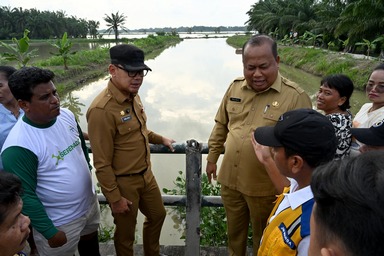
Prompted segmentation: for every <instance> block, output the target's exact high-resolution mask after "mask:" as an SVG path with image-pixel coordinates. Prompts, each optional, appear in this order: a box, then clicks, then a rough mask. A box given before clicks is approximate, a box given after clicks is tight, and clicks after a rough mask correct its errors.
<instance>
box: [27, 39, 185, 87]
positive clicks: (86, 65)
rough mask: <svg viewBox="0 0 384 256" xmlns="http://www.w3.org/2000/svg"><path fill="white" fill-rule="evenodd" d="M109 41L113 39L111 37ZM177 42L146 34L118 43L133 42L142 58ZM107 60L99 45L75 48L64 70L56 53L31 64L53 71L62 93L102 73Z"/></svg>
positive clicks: (103, 73) (156, 54)
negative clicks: (89, 47)
mask: <svg viewBox="0 0 384 256" xmlns="http://www.w3.org/2000/svg"><path fill="white" fill-rule="evenodd" d="M95 41H96V42H100V43H105V42H106V40H95ZM107 41H108V40H107ZM109 41H111V40H109ZM112 41H113V42H115V41H114V40H112ZM181 41H182V39H181V38H179V37H178V36H172V35H162V36H153V35H149V36H148V37H147V38H140V39H129V40H122V41H121V40H120V42H123V43H130V44H134V45H136V46H137V47H139V48H141V49H142V50H143V51H144V53H145V55H146V59H150V58H155V57H156V56H158V55H159V54H160V53H161V52H162V51H163V50H165V49H166V48H168V47H169V46H172V45H175V44H177V43H179V42H181ZM77 42H84V43H89V41H88V40H85V39H84V40H77ZM115 43H116V42H115ZM109 63H110V59H109V49H108V48H103V47H99V48H97V49H93V50H83V51H78V52H77V53H76V54H73V55H71V56H70V58H69V60H68V67H69V69H68V70H65V69H64V60H63V58H62V57H60V56H52V57H50V58H47V59H44V60H40V61H36V62H34V64H33V65H34V66H37V67H42V68H46V69H50V70H52V71H53V72H54V73H55V85H56V88H57V91H58V93H59V94H64V93H66V92H68V91H70V90H72V89H73V88H75V87H77V86H79V85H80V84H84V83H86V82H87V81H89V80H93V79H96V78H99V77H101V76H103V75H106V74H107V72H106V71H107V67H108V64H109Z"/></svg>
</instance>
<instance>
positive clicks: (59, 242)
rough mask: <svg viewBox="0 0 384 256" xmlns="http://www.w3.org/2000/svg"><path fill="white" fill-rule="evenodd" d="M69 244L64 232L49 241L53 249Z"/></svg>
mask: <svg viewBox="0 0 384 256" xmlns="http://www.w3.org/2000/svg"><path fill="white" fill-rule="evenodd" d="M66 243H67V236H66V235H65V233H64V232H63V231H60V230H59V232H57V233H56V234H55V235H54V236H53V237H51V238H50V239H48V244H49V246H50V247H51V248H56V247H60V246H63V245H64V244H66Z"/></svg>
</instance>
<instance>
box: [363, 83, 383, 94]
mask: <svg viewBox="0 0 384 256" xmlns="http://www.w3.org/2000/svg"><path fill="white" fill-rule="evenodd" d="M364 87H365V88H364V89H365V91H366V92H370V91H372V90H373V89H375V91H376V92H377V93H384V84H374V83H371V84H370V83H366V84H365V86H364Z"/></svg>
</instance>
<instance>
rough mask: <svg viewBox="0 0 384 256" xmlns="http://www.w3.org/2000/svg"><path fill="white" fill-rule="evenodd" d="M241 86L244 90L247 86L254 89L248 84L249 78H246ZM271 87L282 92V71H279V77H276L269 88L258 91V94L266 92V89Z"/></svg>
mask: <svg viewBox="0 0 384 256" xmlns="http://www.w3.org/2000/svg"><path fill="white" fill-rule="evenodd" d="M241 88H242V89H243V90H244V89H245V88H246V89H248V90H253V89H252V88H251V87H250V86H249V85H248V84H247V80H245V79H244V82H243V84H242V85H241ZM269 89H274V90H275V91H277V92H280V91H281V75H280V72H278V73H277V77H276V80H275V82H273V84H272V85H271V86H270V87H268V88H267V89H265V90H264V91H261V92H256V94H260V93H264V92H266V91H268V90H269Z"/></svg>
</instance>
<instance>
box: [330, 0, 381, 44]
mask: <svg viewBox="0 0 384 256" xmlns="http://www.w3.org/2000/svg"><path fill="white" fill-rule="evenodd" d="M383 16H384V5H383V4H382V1H366V0H356V1H351V3H349V4H348V5H347V6H346V8H345V9H344V10H343V12H342V13H341V14H340V22H339V23H338V25H337V27H336V30H335V34H336V36H338V35H341V34H346V35H347V36H348V37H349V38H350V39H351V41H352V42H354V43H356V42H358V41H360V40H362V39H363V38H365V39H367V40H374V39H375V38H376V37H377V36H378V35H379V34H380V33H382V31H383V29H384V21H383ZM352 24H353V25H352Z"/></svg>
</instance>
